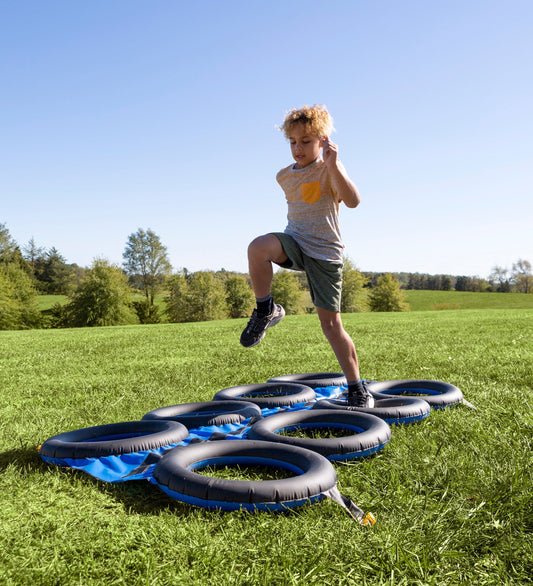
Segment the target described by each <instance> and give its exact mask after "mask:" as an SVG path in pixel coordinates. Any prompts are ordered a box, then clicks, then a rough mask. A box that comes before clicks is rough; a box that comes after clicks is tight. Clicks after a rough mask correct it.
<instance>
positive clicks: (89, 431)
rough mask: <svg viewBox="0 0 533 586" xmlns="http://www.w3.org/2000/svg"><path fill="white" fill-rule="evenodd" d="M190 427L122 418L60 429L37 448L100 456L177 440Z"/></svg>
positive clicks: (44, 452)
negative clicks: (61, 431) (81, 427)
mask: <svg viewBox="0 0 533 586" xmlns="http://www.w3.org/2000/svg"><path fill="white" fill-rule="evenodd" d="M188 435H189V430H188V429H187V428H186V427H185V426H184V425H182V424H181V423H178V422H176V421H168V420H160V421H125V422H122V423H108V424H106V425H96V426H94V427H84V428H83V429H77V430H75V431H67V432H65V433H60V434H59V435H55V436H53V437H51V438H49V439H47V440H46V441H45V442H44V443H43V445H42V446H40V448H39V453H40V455H41V456H44V457H46V458H70V459H73V460H76V459H81V458H103V457H105V456H119V455H121V454H130V453H134V452H144V451H149V450H154V449H157V448H161V447H163V446H169V445H172V444H177V443H179V442H181V441H182V440H184V439H185V438H186V437H187V436H188Z"/></svg>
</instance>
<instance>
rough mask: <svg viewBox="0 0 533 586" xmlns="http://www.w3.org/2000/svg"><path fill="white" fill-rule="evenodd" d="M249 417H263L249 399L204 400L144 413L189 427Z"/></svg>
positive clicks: (146, 415) (217, 423)
mask: <svg viewBox="0 0 533 586" xmlns="http://www.w3.org/2000/svg"><path fill="white" fill-rule="evenodd" d="M249 417H261V409H260V408H259V407H258V406H257V405H256V404H255V403H250V402H248V401H204V402H198V403H183V404H182V405H172V406H170V407H161V408H159V409H154V410H153V411H149V412H148V413H146V414H145V415H143V421H144V420H147V419H171V420H172V421H178V422H179V423H182V424H183V425H185V426H186V427H187V428H188V429H194V428H196V427H202V426H209V425H226V423H240V422H241V421H243V420H244V419H248V418H249Z"/></svg>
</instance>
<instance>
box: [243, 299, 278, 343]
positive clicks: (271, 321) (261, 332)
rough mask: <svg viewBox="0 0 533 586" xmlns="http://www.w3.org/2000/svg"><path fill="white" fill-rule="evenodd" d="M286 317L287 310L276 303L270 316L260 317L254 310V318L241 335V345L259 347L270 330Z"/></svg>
mask: <svg viewBox="0 0 533 586" xmlns="http://www.w3.org/2000/svg"><path fill="white" fill-rule="evenodd" d="M284 317H285V310H284V309H283V307H281V305H278V304H276V303H274V309H273V310H272V313H271V314H270V315H265V316H263V317H259V316H258V315H257V309H254V311H253V313H252V317H251V318H250V321H249V322H248V325H247V326H246V328H244V331H243V333H242V334H241V344H242V345H243V346H244V347H245V348H252V347H253V346H257V344H259V342H260V341H261V340H262V339H263V338H264V337H265V334H266V331H267V330H268V328H271V327H272V326H275V325H276V324H278V323H279V322H280V321H281V320H282V319H283V318H284Z"/></svg>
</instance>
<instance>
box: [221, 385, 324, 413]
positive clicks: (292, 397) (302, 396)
mask: <svg viewBox="0 0 533 586" xmlns="http://www.w3.org/2000/svg"><path fill="white" fill-rule="evenodd" d="M213 399H214V400H215V401H222V400H224V401H227V400H232V399H233V400H237V401H249V402H250V403H255V404H256V405H258V406H259V407H261V409H264V408H271V407H287V406H289V405H295V404H296V403H309V402H310V401H314V400H315V399H316V395H315V391H314V390H313V389H312V388H311V387H309V386H306V385H299V384H292V383H261V384H253V385H242V386H238V387H230V388H228V389H223V390H222V391H218V393H216V395H215V396H214V397H213Z"/></svg>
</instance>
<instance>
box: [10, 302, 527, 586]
mask: <svg viewBox="0 0 533 586" xmlns="http://www.w3.org/2000/svg"><path fill="white" fill-rule="evenodd" d="M484 295H485V294H484ZM344 321H345V327H346V329H347V330H348V332H349V333H350V334H351V335H352V337H353V338H354V340H355V342H356V345H357V347H358V352H359V358H360V361H361V364H362V368H363V370H362V374H363V376H365V377H366V378H370V379H376V380H389V379H396V378H427V379H433V380H443V381H447V382H450V383H452V384H455V385H457V386H458V387H459V388H460V389H461V390H462V391H463V393H464V395H465V397H466V398H467V399H468V400H469V401H470V402H471V403H473V404H474V405H475V406H476V407H477V410H471V409H468V408H467V407H465V406H458V407H454V408H450V409H446V410H444V411H438V412H432V414H431V415H430V417H429V418H428V419H427V420H426V421H424V422H423V423H421V424H418V425H412V426H404V427H395V428H393V431H392V440H391V442H390V443H389V444H388V445H387V447H386V448H385V449H384V450H383V451H381V452H380V453H379V454H378V455H377V456H375V457H372V458H368V459H365V460H360V461H352V462H348V463H345V464H335V469H336V471H337V474H338V477H339V488H340V490H341V492H342V493H343V494H345V495H347V496H349V497H350V498H351V499H352V500H354V501H355V502H356V503H357V504H358V505H359V506H361V507H362V508H363V509H364V510H366V511H372V512H373V513H374V514H375V515H376V517H377V524H376V525H375V526H374V527H373V528H372V529H367V528H362V527H360V526H358V525H357V524H356V523H354V521H353V520H352V519H351V518H350V517H349V516H348V515H346V513H344V512H343V511H342V509H341V508H340V507H338V505H335V504H334V503H332V502H331V501H326V502H323V503H319V504H316V505H313V506H308V507H304V508H302V509H299V510H297V511H292V512H288V513H286V514H257V515H250V514H246V513H231V514H228V513H217V512H208V511H204V510H202V509H196V508H193V507H189V506H186V505H183V504H180V503H178V502H176V501H173V500H172V499H170V498H168V497H167V496H166V495H164V494H163V493H162V492H161V491H159V490H158V489H157V488H156V487H153V486H151V485H149V484H148V483H147V482H146V481H134V482H128V483H123V484H118V485H112V484H106V483H103V482H101V481H97V480H95V479H93V478H92V477H90V476H88V475H86V474H84V473H82V472H78V471H73V470H70V469H60V468H57V467H55V466H51V465H47V464H45V463H44V462H42V461H41V459H40V457H39V455H38V453H37V450H36V448H37V445H38V444H40V443H42V442H43V441H44V440H45V439H47V438H48V437H50V436H52V435H55V434H57V433H60V432H63V431H68V430H72V429H78V428H81V427H86V426H91V425H97V424H101V423H111V422H118V421H128V420H136V419H140V418H141V417H142V415H143V414H144V413H146V412H147V411H149V410H151V409H155V408H157V407H161V406H165V405H172V404H176V403H184V402H190V401H199V400H209V399H211V398H212V396H213V394H214V393H215V392H217V391H218V390H220V389H222V388H225V387H229V386H234V385H239V384H245V383H254V382H263V381H265V380H267V379H268V378H269V377H272V376H276V375H279V374H289V373H296V372H316V371H338V365H337V363H336V361H335V358H334V356H333V355H332V352H331V350H330V349H329V346H328V345H327V342H326V341H325V339H324V337H323V335H322V333H321V332H320V328H319V326H318V321H317V317H316V316H313V315H306V316H294V317H292V316H289V317H286V318H285V319H284V320H283V322H282V323H281V324H280V325H278V326H276V327H275V328H273V329H272V330H271V331H269V333H268V335H267V337H266V339H265V340H264V341H263V342H262V343H261V345H260V346H258V347H257V348H254V349H250V350H246V349H244V348H241V347H240V346H239V344H238V337H239V334H240V331H241V329H242V327H243V326H244V323H245V321H244V320H227V321H222V322H209V323H194V324H164V325H157V326H130V327H114V328H95V329H79V330H35V331H20V332H0V389H1V391H0V417H1V419H0V420H1V426H0V445H1V446H2V447H1V453H0V466H1V470H2V475H1V477H0V487H1V490H0V507H1V511H2V531H1V532H0V583H1V584H2V585H6V586H9V585H19V584H44V585H48V584H54V585H61V586H63V585H71V584H72V585H74V584H83V585H101V584H106V585H119V584H121V585H137V584H143V585H153V586H155V585H167V584H168V585H170V584H173V585H174V584H217V586H218V585H226V584H227V585H230V584H265V585H267V584H302V585H303V584H306V585H307V584H405V585H411V584H430V585H441V584H468V585H471V584H476V585H477V584H494V585H496V584H498V585H500V584H526V583H531V576H532V575H533V538H532V533H531V532H532V528H533V502H532V493H533V478H532V458H531V448H532V439H533V433H532V432H533V416H532V406H533V405H532V403H533V390H532V389H533V368H532V365H533V361H532V359H533V342H532V340H533V335H532V334H533V331H532V330H533V325H532V324H533V310H528V309H494V310H491V311H482V310H468V309H462V310H460V311H455V310H450V311H426V312H423V311H419V312H410V313H402V314H350V315H347V316H345V317H344Z"/></svg>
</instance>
